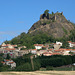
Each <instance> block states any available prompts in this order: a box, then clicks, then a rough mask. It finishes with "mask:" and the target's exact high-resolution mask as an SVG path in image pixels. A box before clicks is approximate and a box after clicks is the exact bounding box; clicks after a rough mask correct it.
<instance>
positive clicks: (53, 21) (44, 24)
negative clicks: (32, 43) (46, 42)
mask: <svg viewBox="0 0 75 75" xmlns="http://www.w3.org/2000/svg"><path fill="white" fill-rule="evenodd" d="M73 29H74V25H73V24H72V23H71V22H68V21H67V19H66V18H65V17H64V15H63V13H55V14H42V15H41V16H40V20H39V21H38V22H36V23H34V24H33V25H32V27H31V28H30V29H29V31H28V34H31V35H36V34H38V33H39V32H42V33H46V34H48V35H50V36H53V37H55V38H62V37H63V36H66V37H67V36H69V35H70V31H71V30H73Z"/></svg>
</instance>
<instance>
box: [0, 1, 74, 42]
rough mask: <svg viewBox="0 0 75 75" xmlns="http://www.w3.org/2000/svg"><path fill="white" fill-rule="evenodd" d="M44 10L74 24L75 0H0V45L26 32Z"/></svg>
mask: <svg viewBox="0 0 75 75" xmlns="http://www.w3.org/2000/svg"><path fill="white" fill-rule="evenodd" d="M46 9H48V10H49V11H50V12H49V13H51V12H52V11H53V12H54V13H55V12H57V11H59V12H62V11H63V14H64V16H65V17H66V18H67V19H68V20H70V21H72V22H74V23H75V0H0V43H2V42H3V41H5V40H11V39H12V38H14V37H15V36H17V35H19V34H20V33H22V32H28V30H29V29H30V27H31V26H32V25H33V24H34V23H35V22H37V21H38V20H39V18H40V15H41V14H42V13H43V12H44V11H45V10H46Z"/></svg>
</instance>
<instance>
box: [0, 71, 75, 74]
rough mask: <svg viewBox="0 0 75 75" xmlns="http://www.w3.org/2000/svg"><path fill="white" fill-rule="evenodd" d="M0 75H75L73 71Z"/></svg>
mask: <svg viewBox="0 0 75 75" xmlns="http://www.w3.org/2000/svg"><path fill="white" fill-rule="evenodd" d="M0 75H75V71H35V72H0Z"/></svg>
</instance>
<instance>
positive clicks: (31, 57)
mask: <svg viewBox="0 0 75 75" xmlns="http://www.w3.org/2000/svg"><path fill="white" fill-rule="evenodd" d="M30 59H31V65H32V69H33V70H34V64H33V56H30Z"/></svg>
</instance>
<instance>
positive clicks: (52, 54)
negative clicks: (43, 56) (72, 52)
mask: <svg viewBox="0 0 75 75" xmlns="http://www.w3.org/2000/svg"><path fill="white" fill-rule="evenodd" d="M52 55H61V53H53V54H52Z"/></svg>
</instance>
